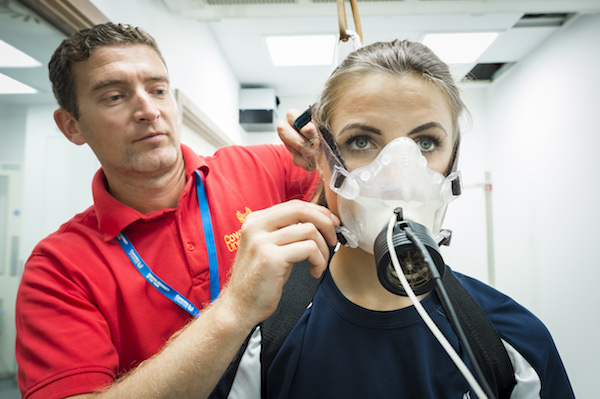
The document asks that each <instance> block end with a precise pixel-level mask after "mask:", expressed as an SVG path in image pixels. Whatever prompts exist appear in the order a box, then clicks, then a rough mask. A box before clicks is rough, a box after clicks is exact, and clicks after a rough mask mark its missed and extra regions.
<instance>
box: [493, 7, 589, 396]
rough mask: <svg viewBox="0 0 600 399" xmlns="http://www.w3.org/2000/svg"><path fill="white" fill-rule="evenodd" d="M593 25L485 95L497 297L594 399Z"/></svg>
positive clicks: (569, 32) (574, 24) (541, 52)
mask: <svg viewBox="0 0 600 399" xmlns="http://www.w3.org/2000/svg"><path fill="white" fill-rule="evenodd" d="M598 38H600V15H598V14H596V15H587V16H582V17H580V18H577V19H575V20H573V21H571V22H570V23H568V25H566V26H564V27H563V28H562V29H561V30H560V31H559V32H558V33H557V34H555V35H554V36H552V37H551V38H550V39H549V40H548V41H547V42H545V43H544V44H543V45H542V46H540V48H538V49H537V51H535V52H534V53H532V54H531V55H530V56H528V57H527V58H526V59H524V60H522V61H521V62H519V63H518V64H517V65H516V66H515V67H514V68H513V69H512V70H510V71H508V72H507V73H506V74H505V75H504V76H502V77H500V79H498V80H497V81H496V82H494V84H493V85H492V86H491V87H490V88H489V90H488V93H487V94H488V98H487V115H488V120H487V129H488V131H487V134H488V138H489V140H490V147H489V149H490V152H489V154H488V155H489V157H490V162H491V170H492V171H493V176H494V183H495V184H494V222H495V236H496V260H497V269H498V271H499V273H498V287H499V288H500V289H501V290H502V291H504V292H506V293H508V294H510V295H512V296H513V297H514V298H515V299H517V300H519V301H520V302H521V303H523V304H524V305H526V306H527V307H528V308H529V309H531V310H532V311H533V312H534V313H535V314H536V315H538V316H539V317H540V318H541V319H542V320H543V321H544V322H545V323H546V325H547V326H548V328H549V329H550V331H551V332H552V334H553V336H554V338H555V341H556V344H557V346H558V349H559V351H560V353H561V355H562V357H563V360H564V363H565V365H566V368H567V372H568V373H569V374H570V377H571V379H572V383H573V386H574V389H575V393H576V395H577V396H578V397H581V398H592V397H597V378H598V376H599V375H600V360H599V359H600V341H599V340H598V331H600V315H599V313H598V311H597V310H596V309H595V306H594V305H593V304H594V303H595V299H596V298H597V292H596V290H597V287H596V282H598V281H599V280H600V268H599V267H598V263H599V261H598V253H597V252H596V248H595V246H596V245H598V232H597V229H598V226H599V225H600V211H599V209H598V199H599V198H600V168H598V165H597V159H598V149H599V148H600V129H599V127H598V110H599V108H598V107H599V104H600V76H598V71H600V47H599V45H598Z"/></svg>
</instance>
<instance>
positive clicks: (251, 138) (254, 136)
mask: <svg viewBox="0 0 600 399" xmlns="http://www.w3.org/2000/svg"><path fill="white" fill-rule="evenodd" d="M315 100H316V97H315V98H311V97H279V101H280V103H279V107H277V120H278V121H282V120H285V119H286V116H285V115H286V113H287V111H288V110H290V109H297V110H300V111H303V110H305V109H306V108H308V106H309V105H311V104H312V103H314V102H315ZM244 142H245V143H246V144H249V145H250V144H263V143H267V144H281V140H280V139H279V136H278V135H277V131H276V129H273V130H271V131H268V132H248V133H245V141H244Z"/></svg>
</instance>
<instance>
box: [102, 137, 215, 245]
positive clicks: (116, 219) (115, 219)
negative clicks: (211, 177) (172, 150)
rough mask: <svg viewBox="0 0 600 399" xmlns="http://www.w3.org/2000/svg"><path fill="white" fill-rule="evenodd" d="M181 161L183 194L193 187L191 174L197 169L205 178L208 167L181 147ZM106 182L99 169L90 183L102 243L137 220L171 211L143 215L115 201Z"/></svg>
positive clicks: (150, 218)
mask: <svg viewBox="0 0 600 399" xmlns="http://www.w3.org/2000/svg"><path fill="white" fill-rule="evenodd" d="M181 152H182V155H183V161H184V162H185V176H186V178H187V183H186V185H185V188H184V192H186V191H188V190H190V188H191V187H194V178H193V173H194V171H196V170H197V169H200V170H201V173H202V174H203V175H204V176H206V175H207V174H208V165H207V164H206V162H205V160H204V158H200V157H199V156H198V155H196V153H195V152H194V151H193V150H192V149H191V148H189V147H187V146H185V145H183V144H182V145H181ZM107 188H108V182H107V181H106V176H105V175H104V171H103V170H102V168H100V169H99V170H98V171H97V172H96V174H95V176H94V179H93V181H92V193H93V196H94V207H95V210H96V216H97V218H98V230H99V231H100V233H101V234H102V237H103V239H104V241H110V240H112V239H113V238H115V237H116V236H117V234H119V233H120V232H121V231H122V230H123V229H125V227H127V226H129V225H130V224H131V223H133V222H135V221H138V220H152V219H156V218H158V217H160V216H161V215H163V214H164V213H166V212H169V211H172V209H160V210H158V211H155V212H152V213H149V214H147V215H144V214H142V213H140V212H138V211H136V210H135V209H133V208H130V207H128V206H127V205H124V204H122V203H120V202H119V201H117V200H116V199H115V198H114V197H113V196H112V195H110V193H109V192H108V189H107Z"/></svg>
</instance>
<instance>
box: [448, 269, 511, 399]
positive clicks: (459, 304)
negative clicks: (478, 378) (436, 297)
mask: <svg viewBox="0 0 600 399" xmlns="http://www.w3.org/2000/svg"><path fill="white" fill-rule="evenodd" d="M442 282H443V283H444V286H445V288H446V291H447V292H448V296H449V297H450V300H451V301H452V305H453V306H454V308H455V310H456V314H457V317H458V320H459V322H460V323H461V325H462V328H463V330H464V332H465V335H466V336H467V339H468V341H469V344H470V345H471V348H472V349H473V353H474V355H475V358H476V359H477V361H478V362H479V365H480V367H481V370H482V372H483V374H484V375H485V378H486V379H487V382H488V383H489V385H490V387H491V389H492V390H493V391H494V392H495V393H496V397H497V398H500V399H504V398H509V397H510V394H511V392H512V390H513V388H514V386H515V384H516V381H515V376H514V370H513V367H512V363H511V362H510V358H509V357H508V353H507V352H506V348H504V345H503V344H502V342H501V340H500V335H499V334H498V332H497V331H496V328H494V325H493V324H492V322H491V321H490V319H488V317H487V316H486V314H485V313H484V312H483V310H482V309H481V308H480V307H479V305H477V303H476V302H475V300H474V299H473V298H472V297H471V295H469V293H468V292H467V290H466V289H465V288H464V287H463V286H462V285H461V284H460V282H459V281H458V280H457V279H456V276H455V275H454V273H452V271H451V270H450V269H449V268H448V267H446V270H445V272H444V275H443V277H442ZM452 327H453V328H454V325H453V326H452ZM490 399H491V398H490Z"/></svg>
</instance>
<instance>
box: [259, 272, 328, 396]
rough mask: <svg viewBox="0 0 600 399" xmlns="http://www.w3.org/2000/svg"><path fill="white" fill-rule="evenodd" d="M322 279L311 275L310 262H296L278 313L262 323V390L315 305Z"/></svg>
mask: <svg viewBox="0 0 600 399" xmlns="http://www.w3.org/2000/svg"><path fill="white" fill-rule="evenodd" d="M323 275H325V273H323ZM322 278H323V276H321V277H320V278H314V277H313V276H311V274H310V264H309V263H308V261H303V262H299V263H294V265H293V267H292V272H291V274H290V277H289V278H288V281H287V282H286V283H285V285H284V286H283V292H282V294H281V300H280V301H279V306H278V307H277V310H275V313H273V314H272V315H271V317H269V318H268V319H267V320H265V321H263V322H262V323H261V324H260V332H261V335H262V344H261V353H260V363H261V365H260V367H261V379H262V382H263V384H262V387H263V389H264V387H265V386H266V384H265V377H266V374H267V370H268V369H269V366H270V365H271V362H272V361H273V359H274V358H275V355H276V354H277V352H278V351H279V348H280V347H281V345H282V344H283V341H285V339H286V338H287V336H288V335H289V333H290V332H291V331H292V329H293V328H294V326H295V325H296V323H297V322H298V320H299V319H300V317H302V314H304V311H305V310H306V307H307V306H308V305H309V304H310V303H311V302H312V299H313V296H314V295H315V292H316V291H317V288H318V287H319V284H321V280H322ZM263 396H264V392H263Z"/></svg>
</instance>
